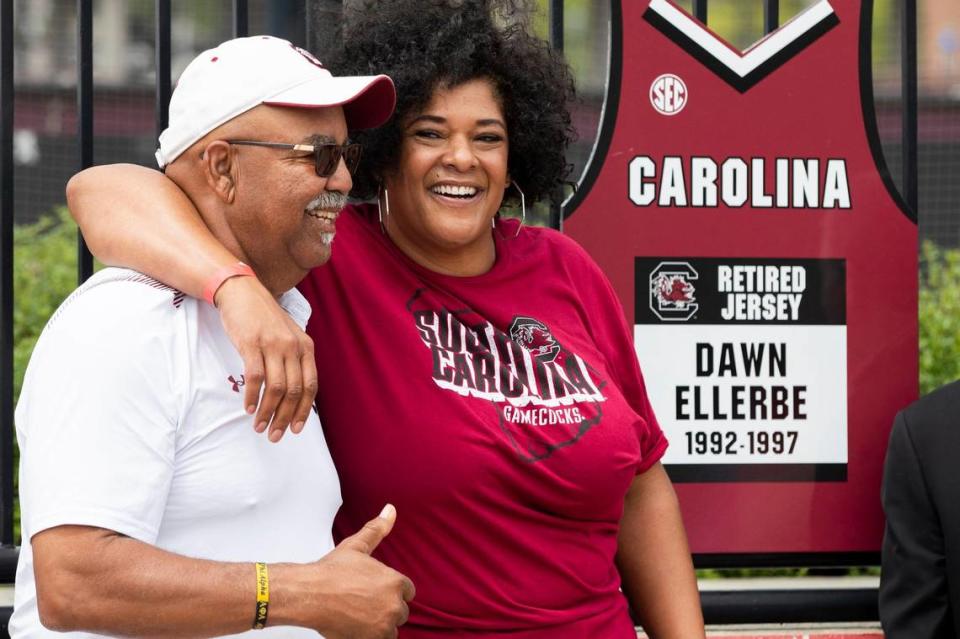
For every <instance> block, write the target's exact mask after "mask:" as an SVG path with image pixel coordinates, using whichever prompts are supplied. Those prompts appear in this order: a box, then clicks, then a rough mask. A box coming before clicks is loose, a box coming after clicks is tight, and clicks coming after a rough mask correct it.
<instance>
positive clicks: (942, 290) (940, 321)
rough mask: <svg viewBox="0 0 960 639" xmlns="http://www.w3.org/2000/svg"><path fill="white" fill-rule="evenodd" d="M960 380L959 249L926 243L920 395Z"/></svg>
mask: <svg viewBox="0 0 960 639" xmlns="http://www.w3.org/2000/svg"><path fill="white" fill-rule="evenodd" d="M958 378H960V250H957V249H953V250H944V249H940V248H938V247H937V246H936V245H935V244H933V243H932V242H926V243H924V245H923V249H922V251H921V268H920V392H921V394H925V393H929V392H930V391H932V390H933V389H935V388H937V387H939V386H943V385H944V384H946V383H947V382H951V381H953V380H955V379H958Z"/></svg>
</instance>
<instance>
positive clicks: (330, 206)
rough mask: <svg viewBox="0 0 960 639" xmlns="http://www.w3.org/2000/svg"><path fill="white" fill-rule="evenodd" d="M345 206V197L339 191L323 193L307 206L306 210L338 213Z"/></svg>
mask: <svg viewBox="0 0 960 639" xmlns="http://www.w3.org/2000/svg"><path fill="white" fill-rule="evenodd" d="M346 205H347V196H346V194H344V193H341V192H339V191H323V192H322V193H320V195H318V196H317V197H315V198H314V199H313V201H312V202H310V204H308V205H307V208H308V209H324V210H327V211H339V210H340V209H342V208H343V207H345V206H346Z"/></svg>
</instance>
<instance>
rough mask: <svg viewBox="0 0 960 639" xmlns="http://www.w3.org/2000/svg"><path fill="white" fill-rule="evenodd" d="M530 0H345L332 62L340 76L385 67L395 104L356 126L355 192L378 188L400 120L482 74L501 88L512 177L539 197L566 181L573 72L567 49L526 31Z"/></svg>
mask: <svg viewBox="0 0 960 639" xmlns="http://www.w3.org/2000/svg"><path fill="white" fill-rule="evenodd" d="M530 13H531V12H530V10H529V6H528V4H527V2H526V1H525V0H363V1H361V2H356V3H348V4H347V8H346V9H345V15H344V23H343V24H344V26H343V43H344V44H343V47H342V48H340V49H339V50H338V51H336V52H334V54H333V58H332V59H331V60H329V61H328V63H329V66H330V67H331V68H332V69H333V72H334V73H335V74H336V75H370V74H377V73H385V74H387V75H389V76H390V77H391V78H393V81H394V83H395V84H396V88H397V108H396V111H395V112H394V114H393V117H391V119H390V121H389V122H387V123H386V124H385V125H383V126H381V127H380V128H378V129H371V130H366V131H356V132H352V135H353V137H354V139H356V140H357V141H358V142H360V143H362V144H363V147H364V153H363V161H362V162H361V163H360V168H359V169H358V171H357V174H356V175H355V176H354V188H353V191H352V194H353V195H354V196H356V197H359V198H361V199H372V198H374V197H376V194H377V189H378V186H379V184H380V177H381V176H383V175H385V174H386V173H387V172H388V171H389V170H390V169H391V168H394V167H396V164H397V161H398V157H399V153H400V144H401V141H402V139H403V137H402V130H401V124H402V123H403V122H405V121H406V119H407V118H408V117H409V116H410V115H411V114H413V113H416V112H417V111H419V110H420V109H422V108H423V107H424V106H426V105H427V104H428V103H429V102H430V99H431V98H432V96H433V93H434V91H435V90H436V89H437V88H443V87H455V86H458V85H460V84H462V83H464V82H467V81H469V80H473V79H476V78H488V79H490V80H491V81H492V82H493V84H494V86H495V87H496V89H497V92H498V94H499V96H498V97H499V98H500V101H501V106H502V108H503V113H504V117H505V118H506V124H507V135H508V137H509V142H510V144H509V148H510V152H509V158H508V166H509V170H510V176H511V177H512V178H513V180H515V181H516V182H517V184H518V185H519V186H520V188H522V189H523V191H524V193H525V195H526V197H527V198H528V199H529V200H531V201H534V200H537V199H540V198H543V197H545V196H549V195H551V194H552V193H556V191H555V189H556V187H558V186H560V185H562V184H563V181H564V179H565V178H566V177H567V174H568V173H569V171H570V167H569V166H568V165H567V163H566V159H565V156H564V152H565V151H566V148H567V145H568V144H569V143H570V141H571V140H572V139H573V127H572V126H571V124H570V111H569V105H570V103H571V102H572V101H573V98H574V86H573V78H572V75H571V73H570V69H569V67H568V66H567V64H566V62H565V61H564V60H563V58H562V57H561V56H560V55H559V54H558V53H556V52H555V51H553V50H552V49H551V48H550V46H549V45H548V44H547V43H546V42H544V41H542V40H540V39H539V38H536V37H534V36H533V35H531V34H530V31H529V26H530V25H529V16H530Z"/></svg>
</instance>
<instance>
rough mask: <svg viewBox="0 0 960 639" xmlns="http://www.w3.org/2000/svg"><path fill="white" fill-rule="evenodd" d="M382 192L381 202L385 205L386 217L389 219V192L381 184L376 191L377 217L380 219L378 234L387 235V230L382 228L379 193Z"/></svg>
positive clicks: (381, 209)
mask: <svg viewBox="0 0 960 639" xmlns="http://www.w3.org/2000/svg"><path fill="white" fill-rule="evenodd" d="M381 191H382V192H383V200H384V203H385V204H386V209H387V217H390V192H389V191H388V190H387V187H385V186H383V185H382V184H381V185H380V186H379V188H378V189H377V217H378V218H380V232H381V233H383V234H384V235H386V234H387V229H386V228H385V227H384V226H383V208H381V206H380V192H381Z"/></svg>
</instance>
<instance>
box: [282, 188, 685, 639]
mask: <svg viewBox="0 0 960 639" xmlns="http://www.w3.org/2000/svg"><path fill="white" fill-rule="evenodd" d="M492 232H493V234H494V238H495V241H496V252H497V259H496V263H495V264H494V266H493V268H492V269H491V270H490V271H489V272H487V273H485V274H484V275H480V276H476V277H451V276H444V275H439V274H437V273H433V272H431V271H428V270H426V269H424V268H422V267H420V266H418V265H416V264H415V263H413V262H412V261H411V260H409V259H408V258H407V257H406V256H404V255H403V254H402V253H400V251H399V250H397V249H396V247H394V246H393V244H392V243H391V242H390V241H389V239H388V238H387V237H386V236H384V234H383V232H382V231H381V229H380V225H379V223H378V220H377V213H376V209H375V208H372V207H369V206H360V207H348V208H347V209H346V210H345V211H344V212H343V214H342V215H341V216H340V218H339V219H338V221H337V239H336V247H335V248H334V251H333V258H332V259H331V261H330V262H329V263H328V264H327V265H326V266H323V267H320V268H317V269H314V270H313V271H312V272H311V273H310V275H309V276H308V277H307V279H305V280H304V281H303V283H302V284H301V285H300V290H301V291H302V292H303V294H304V295H305V296H306V297H307V299H308V300H310V303H311V305H312V306H313V314H312V316H311V318H310V322H309V324H308V327H307V331H308V333H309V334H310V336H311V337H312V338H313V340H314V342H315V345H316V356H317V368H318V371H319V380H320V390H319V392H318V395H317V406H318V410H319V413H320V419H321V420H322V422H323V425H324V430H325V432H326V435H327V440H328V442H329V446H330V451H331V453H332V455H333V459H334V462H335V463H336V466H337V469H338V471H339V473H340V481H341V486H342V490H343V507H342V509H341V510H340V513H339V515H338V517H337V520H336V523H335V526H334V534H335V536H336V537H337V538H342V537H344V536H346V535H349V534H352V533H354V532H355V531H357V530H358V529H359V528H360V527H361V526H362V525H363V524H364V523H365V522H366V521H367V520H368V519H370V518H371V517H374V516H376V514H377V513H378V512H379V511H380V509H381V508H382V507H383V505H384V504H385V503H387V502H390V503H393V504H395V505H396V507H397V511H398V518H397V523H396V526H395V528H394V530H393V532H392V533H391V534H390V536H389V537H388V538H387V539H386V540H384V542H383V543H382V544H381V545H380V547H379V548H378V549H377V552H376V554H375V556H376V557H377V558H378V559H380V560H381V561H383V562H385V563H386V564H388V565H390V566H392V567H393V568H395V569H397V570H399V571H400V572H402V573H404V574H405V575H407V576H408V577H410V578H411V579H412V580H413V582H414V584H416V587H417V597H416V599H415V600H414V602H413V604H412V606H411V609H410V620H409V622H408V623H407V625H405V626H403V628H402V629H401V632H400V635H401V637H404V638H405V639H416V638H420V637H437V636H441V635H442V636H456V635H459V634H464V635H466V636H471V637H477V638H479V637H485V636H493V633H494V632H497V633H502V632H504V631H513V632H512V633H509V634H507V635H506V636H508V637H510V638H511V639H546V638H549V639H567V638H571V639H572V638H581V637H582V638H584V639H586V638H589V639H597V638H601V637H602V638H604V639H615V638H620V637H622V638H623V639H628V638H629V639H633V638H634V637H635V636H636V635H635V633H634V629H633V624H632V623H631V621H630V618H629V615H628V612H627V603H626V600H625V599H624V597H623V595H622V594H621V593H620V592H619V590H618V589H619V586H620V576H619V574H618V572H617V569H616V567H615V565H614V555H615V553H616V545H617V529H618V522H619V519H620V516H621V514H622V511H623V504H624V496H625V494H626V491H627V489H628V487H629V486H630V483H631V481H632V480H633V478H634V476H635V475H636V474H637V473H641V472H643V471H644V470H646V469H647V468H649V467H650V466H651V465H652V464H653V463H654V462H656V461H657V460H658V459H659V458H660V457H661V456H662V455H663V452H664V450H665V449H666V446H667V442H666V440H665V439H664V436H663V433H662V432H661V431H660V427H659V425H658V424H657V421H656V418H655V417H654V415H653V410H652V409H651V407H650V402H649V401H648V399H647V393H646V389H645V388H644V383H643V378H642V376H641V374H640V368H639V366H638V365H637V359H636V355H635V353H634V348H633V342H632V339H631V336H630V333H629V331H628V329H627V325H626V322H625V321H624V316H623V311H622V309H621V306H620V304H619V302H618V301H617V299H616V297H615V295H614V293H613V291H612V289H611V288H610V285H609V284H608V282H607V280H606V279H605V278H604V276H603V275H602V273H601V272H600V269H599V268H598V267H597V266H596V264H594V262H593V261H592V260H591V259H590V258H589V257H588V256H587V254H586V253H585V252H584V251H583V249H581V248H580V247H579V246H578V245H577V244H576V243H574V242H573V241H572V240H570V239H569V238H566V237H564V236H563V235H561V234H559V233H557V232H555V231H552V230H549V229H542V228H531V227H524V228H523V229H522V230H521V231H520V234H519V236H517V237H514V235H515V234H516V232H517V222H516V221H514V220H507V221H501V222H498V224H497V228H496V230H493V231H492ZM650 552H656V549H650ZM496 636H498V637H500V636H501V634H497V635H496Z"/></svg>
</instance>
